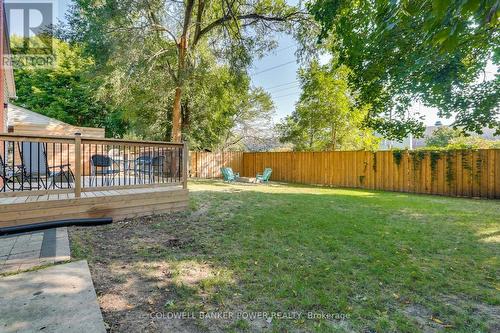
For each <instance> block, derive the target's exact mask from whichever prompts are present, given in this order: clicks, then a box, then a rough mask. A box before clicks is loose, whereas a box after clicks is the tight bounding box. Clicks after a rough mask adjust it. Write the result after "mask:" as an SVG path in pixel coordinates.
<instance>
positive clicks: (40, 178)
mask: <svg viewBox="0 0 500 333" xmlns="http://www.w3.org/2000/svg"><path fill="white" fill-rule="evenodd" d="M18 148H19V154H20V156H21V164H22V169H23V172H24V177H25V178H24V181H25V182H27V183H28V184H29V188H30V189H32V188H33V182H36V187H37V189H40V188H44V189H50V188H64V187H67V188H71V187H72V186H71V184H72V183H74V181H75V175H74V174H73V171H72V170H71V164H70V163H62V164H60V165H52V166H49V163H48V160H47V144H46V143H43V142H30V141H23V142H22V143H21V144H19V143H18ZM49 180H50V184H49ZM57 180H59V181H57Z"/></svg>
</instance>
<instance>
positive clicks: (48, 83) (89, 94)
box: [11, 36, 127, 136]
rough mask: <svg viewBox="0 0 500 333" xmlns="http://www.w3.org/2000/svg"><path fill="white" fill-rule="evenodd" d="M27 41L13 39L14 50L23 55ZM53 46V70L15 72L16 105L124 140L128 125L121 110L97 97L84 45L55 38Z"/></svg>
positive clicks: (15, 37) (27, 68) (23, 69)
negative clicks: (123, 136) (103, 128)
mask: <svg viewBox="0 0 500 333" xmlns="http://www.w3.org/2000/svg"><path fill="white" fill-rule="evenodd" d="M44 38H51V37H47V36H45V37H44ZM24 41H25V40H24V39H23V38H21V37H17V36H13V37H11V44H12V49H13V50H14V51H17V52H20V53H23V54H24V53H25V52H26V50H24V49H23V44H24ZM51 44H52V47H53V54H54V60H55V62H54V64H53V66H48V67H21V68H17V69H15V71H14V75H15V77H16V88H17V95H18V99H16V100H15V101H14V103H15V104H18V105H20V106H23V107H25V108H28V109H30V110H33V111H35V112H38V113H41V114H44V115H46V116H48V117H52V118H55V119H59V120H61V121H63V122H66V123H69V124H72V125H77V126H87V127H105V128H106V130H107V135H108V136H121V135H122V134H123V133H124V132H125V130H126V125H127V124H126V123H125V122H123V121H122V119H121V113H120V110H119V109H116V108H113V107H112V106H110V105H108V104H106V103H104V102H103V101H101V100H99V99H98V98H97V97H96V92H97V89H98V87H99V81H98V80H96V79H95V77H93V76H92V74H91V73H92V71H93V69H94V62H93V59H92V58H91V57H88V56H85V55H84V54H83V50H82V47H81V45H78V44H73V45H70V44H68V43H66V42H64V41H61V40H59V39H56V38H52V41H51Z"/></svg>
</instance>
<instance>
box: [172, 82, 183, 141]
mask: <svg viewBox="0 0 500 333" xmlns="http://www.w3.org/2000/svg"><path fill="white" fill-rule="evenodd" d="M181 97H182V87H177V88H175V98H174V108H173V111H172V142H181V140H182V131H181V127H182V117H181Z"/></svg>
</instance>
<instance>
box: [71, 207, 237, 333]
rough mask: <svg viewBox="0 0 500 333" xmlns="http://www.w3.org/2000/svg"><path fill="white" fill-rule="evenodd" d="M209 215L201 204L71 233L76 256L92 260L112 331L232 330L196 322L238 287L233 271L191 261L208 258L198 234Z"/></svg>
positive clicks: (219, 323)
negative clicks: (229, 287) (226, 288)
mask: <svg viewBox="0 0 500 333" xmlns="http://www.w3.org/2000/svg"><path fill="white" fill-rule="evenodd" d="M224 210H225V209H224ZM207 212H208V206H207V205H204V206H201V207H200V208H199V209H195V210H193V211H191V212H188V213H174V214H166V215H163V216H155V217H147V218H137V219H131V220H126V221H123V222H118V223H113V224H111V225H106V226H99V227H95V228H71V229H70V240H71V247H72V250H73V256H74V257H75V256H76V257H82V258H86V259H87V260H88V261H89V266H90V270H91V273H92V277H93V280H94V285H95V288H96V292H97V296H98V300H99V304H100V306H101V310H102V313H103V316H104V321H105V322H106V324H107V326H108V331H110V332H207V331H212V332H223V331H228V330H231V325H232V324H233V323H232V321H229V320H225V319H223V318H222V319H213V320H211V319H205V318H204V319H203V320H200V319H199V318H195V316H193V314H196V316H197V317H199V312H208V311H215V310H217V305H218V304H217V300H214V299H213V294H214V292H213V291H214V289H217V288H220V287H221V286H223V285H226V284H230V283H234V281H233V279H232V276H231V274H230V273H229V272H227V271H225V270H223V269H220V268H217V267H212V266H211V265H210V264H209V263H206V262H202V261H197V260H192V259H191V258H192V257H193V256H197V255H199V254H200V253H203V252H204V245H203V244H202V243H199V240H200V239H203V237H201V238H200V237H198V238H196V239H195V237H194V236H193V235H198V236H199V235H200V232H202V231H201V229H200V228H202V229H204V230H206V226H204V227H202V226H201V224H202V223H207V219H206V214H207ZM226 213H227V212H226ZM197 221H198V222H199V223H200V224H198V225H197V224H196V222H197ZM165 225H169V226H170V227H171V228H170V227H169V228H167V229H165ZM213 230H214V231H217V229H216V228H215V229H213ZM169 231H172V233H170V232H169ZM215 291H216V290H215ZM215 294H216V293H215ZM174 314H175V315H177V316H188V318H187V319H186V318H172V316H174ZM240 325H242V324H241V323H240ZM243 326H244V325H243Z"/></svg>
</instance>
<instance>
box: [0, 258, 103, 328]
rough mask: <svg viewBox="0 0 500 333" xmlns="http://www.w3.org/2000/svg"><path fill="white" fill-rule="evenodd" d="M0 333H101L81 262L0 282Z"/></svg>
mask: <svg viewBox="0 0 500 333" xmlns="http://www.w3.org/2000/svg"><path fill="white" fill-rule="evenodd" d="M0 313H1V316H0V332H5V333H12V332H58V333H59V332H60V333H63V332H64V333H73V332H75V333H76V332H81V333H86V332H92V333H101V332H102V333H104V332H106V329H105V327H104V322H103V319H102V315H101V311H100V309H99V304H98V302H97V297H96V293H95V291H94V286H93V284H92V278H91V276H90V271H89V268H88V265H87V262H86V261H85V260H82V261H78V262H72V263H68V264H61V265H55V266H52V267H48V268H44V269H40V270H37V271H31V272H26V273H20V274H16V275H11V276H7V277H3V278H0Z"/></svg>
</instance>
